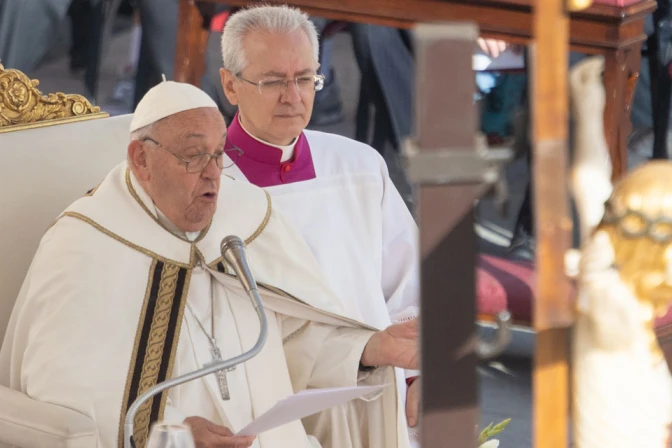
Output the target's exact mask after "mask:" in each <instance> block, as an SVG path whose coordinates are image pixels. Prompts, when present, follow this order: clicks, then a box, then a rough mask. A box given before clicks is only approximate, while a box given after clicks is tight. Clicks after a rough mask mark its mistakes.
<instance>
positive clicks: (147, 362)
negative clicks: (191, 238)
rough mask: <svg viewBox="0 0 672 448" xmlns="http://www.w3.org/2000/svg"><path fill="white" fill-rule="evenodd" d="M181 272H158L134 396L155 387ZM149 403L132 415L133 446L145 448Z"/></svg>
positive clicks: (167, 267)
mask: <svg viewBox="0 0 672 448" xmlns="http://www.w3.org/2000/svg"><path fill="white" fill-rule="evenodd" d="M179 272H180V268H179V267H178V266H175V265H172V264H168V263H166V264H164V266H163V271H162V272H161V281H160V284H159V294H158V297H157V300H156V310H155V311H154V317H153V319H152V324H151V327H150V330H149V338H148V340H147V349H146V351H145V359H144V360H143V363H142V373H141V375H140V386H139V387H138V393H137V396H138V397H139V396H140V395H142V394H144V393H145V392H147V390H148V389H149V388H151V387H153V386H155V385H156V383H157V381H158V377H159V370H160V368H161V361H162V359H163V350H164V345H165V343H166V335H167V333H168V324H169V323H170V312H171V309H172V307H173V300H174V299H175V290H176V286H177V274H178V273H179ZM152 402H153V399H152V400H147V401H145V402H144V403H143V405H142V406H141V407H140V409H139V410H138V413H137V414H135V420H134V430H133V441H134V442H135V446H136V447H144V446H145V445H146V444H147V438H148V437H149V424H150V416H149V414H150V408H151V406H152Z"/></svg>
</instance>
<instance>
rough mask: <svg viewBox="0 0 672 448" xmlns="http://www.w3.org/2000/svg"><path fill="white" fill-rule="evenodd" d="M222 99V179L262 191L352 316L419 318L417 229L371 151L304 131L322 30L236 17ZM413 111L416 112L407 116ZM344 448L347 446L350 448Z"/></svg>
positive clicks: (265, 17)
mask: <svg viewBox="0 0 672 448" xmlns="http://www.w3.org/2000/svg"><path fill="white" fill-rule="evenodd" d="M222 56H223V62H224V68H223V69H222V70H221V76H222V85H223V88H224V92H225V93H226V95H227V97H228V99H229V100H230V101H231V103H232V104H235V105H237V106H238V113H237V115H236V116H235V118H234V119H233V122H232V123H230V124H229V135H228V138H227V146H228V147H229V148H230V149H235V148H239V149H240V150H242V154H239V153H234V152H231V153H229V154H231V155H232V156H233V161H234V162H235V165H234V166H232V167H231V168H229V169H226V170H224V174H225V175H230V176H232V177H234V178H237V179H247V180H248V181H250V182H251V183H253V184H255V185H257V186H260V187H262V188H264V189H265V190H266V191H268V192H269V193H270V194H271V196H272V197H273V203H274V204H275V206H276V207H277V208H279V209H280V210H281V211H283V212H284V214H285V216H286V217H287V218H288V219H289V220H290V221H292V222H293V223H294V224H295V225H296V226H297V228H298V229H299V231H300V232H301V234H302V235H303V237H304V238H305V239H306V242H307V243H308V246H309V247H310V249H311V251H312V252H313V254H314V255H315V258H316V259H317V262H318V263H319V265H320V268H321V269H322V273H323V274H324V276H325V277H326V279H327V281H328V282H329V284H330V286H331V287H332V289H333V290H334V291H335V292H336V294H337V295H338V296H339V297H341V298H342V299H343V301H344V302H345V307H346V313H347V316H348V317H350V318H352V319H356V320H360V321H362V322H365V323H367V324H369V325H371V326H373V327H376V328H385V327H387V326H388V325H390V323H391V322H401V321H405V320H407V319H410V318H413V317H415V316H417V313H418V297H419V286H418V259H419V257H418V245H417V241H418V238H417V225H416V224H415V222H414V220H413V217H412V216H411V214H410V212H409V210H408V208H407V206H406V204H405V203H404V201H403V200H402V198H401V195H400V194H399V192H398V191H397V189H396V188H395V186H394V184H393V183H392V181H391V179H390V176H389V173H388V170H387V165H386V163H385V160H384V159H383V158H382V157H381V156H380V155H379V154H378V153H377V152H376V151H375V150H374V149H373V148H371V147H369V146H367V145H365V144H362V143H359V142H356V141H354V140H351V139H348V138H345V137H341V136H339V135H334V134H329V133H324V132H317V131H309V130H304V129H305V127H306V126H307V124H308V122H309V120H310V117H311V112H312V107H313V101H314V99H315V90H316V89H319V88H321V86H322V84H323V82H324V78H323V76H322V75H319V64H318V43H317V33H316V31H315V27H314V26H313V24H312V23H311V22H310V21H309V20H308V17H307V16H306V15H305V14H303V13H302V12H301V11H299V10H297V9H294V8H290V7H286V6H262V7H252V8H249V9H246V10H242V11H239V12H237V13H235V14H233V15H232V16H231V17H230V18H229V19H228V21H227V23H226V25H225V27H224V33H223V35H222ZM409 113H410V111H409ZM416 375H417V372H410V371H407V372H403V371H402V372H399V375H398V387H399V391H400V393H401V394H402V396H404V397H405V396H406V394H407V384H406V382H405V381H404V378H403V377H404V376H406V377H408V378H409V380H408V382H409V383H410V384H411V385H410V388H408V408H407V411H408V419H409V423H410V425H411V426H414V425H415V423H416V422H417V409H418V406H417V405H418V398H419V385H418V382H412V381H413V378H414V377H415V376H416ZM343 448H347V447H343Z"/></svg>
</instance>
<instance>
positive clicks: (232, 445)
mask: <svg viewBox="0 0 672 448" xmlns="http://www.w3.org/2000/svg"><path fill="white" fill-rule="evenodd" d="M184 423H185V424H186V425H189V427H190V428H191V433H192V434H193V436H194V441H195V442H196V448H245V447H249V446H252V444H253V443H254V439H255V437H254V436H235V435H233V433H232V432H231V430H230V429H229V428H225V427H224V426H220V425H216V424H214V423H212V422H211V421H209V420H206V419H204V418H201V417H188V418H186V419H185V420H184Z"/></svg>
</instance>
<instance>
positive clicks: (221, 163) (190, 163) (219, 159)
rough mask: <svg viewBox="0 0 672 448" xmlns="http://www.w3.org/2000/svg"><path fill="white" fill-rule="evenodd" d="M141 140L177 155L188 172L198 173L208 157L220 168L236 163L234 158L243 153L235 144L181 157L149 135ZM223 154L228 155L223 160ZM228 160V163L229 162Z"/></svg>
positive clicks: (204, 165) (207, 161)
mask: <svg viewBox="0 0 672 448" xmlns="http://www.w3.org/2000/svg"><path fill="white" fill-rule="evenodd" d="M141 141H142V142H146V141H150V142H152V143H154V144H155V145H156V146H158V147H159V148H161V149H163V150H164V151H166V152H169V153H171V154H172V155H173V156H175V157H177V158H178V159H179V160H180V161H182V163H184V164H185V166H186V169H187V172H188V173H200V172H201V171H203V170H204V169H205V167H206V166H208V164H209V163H210V159H215V163H216V164H217V168H219V169H220V170H223V169H226V168H230V167H232V166H233V165H235V164H236V160H238V158H239V157H240V156H241V155H243V150H242V149H240V148H238V147H237V146H232V147H230V148H226V149H224V150H222V151H217V152H215V153H214V154H210V153H207V152H203V153H200V154H195V155H193V156H190V157H182V156H180V155H179V154H176V153H174V152H173V151H171V150H170V149H168V148H166V147H165V146H163V145H162V144H161V143H159V142H157V141H156V140H154V139H153V138H151V137H145V138H143V139H142V140H141ZM224 154H226V156H227V157H228V159H229V160H228V161H225V159H224ZM229 162H230V163H229Z"/></svg>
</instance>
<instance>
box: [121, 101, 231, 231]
mask: <svg viewBox="0 0 672 448" xmlns="http://www.w3.org/2000/svg"><path fill="white" fill-rule="evenodd" d="M225 139H226V124H225V123H224V118H223V117H222V115H221V113H220V112H219V110H217V109H215V108H199V109H193V110H189V111H185V112H180V113H178V114H175V115H172V116H170V117H168V118H166V119H164V120H161V121H159V122H157V123H156V124H155V125H154V126H153V127H152V128H150V131H149V135H148V136H147V137H146V138H143V139H141V140H140V141H135V142H131V145H130V146H129V159H130V163H131V165H132V166H133V173H134V174H135V175H136V177H137V178H138V181H140V183H141V184H142V186H143V188H144V189H145V191H146V192H147V193H148V194H149V196H150V197H151V198H152V200H153V201H154V203H155V204H156V206H157V207H158V208H159V210H161V212H163V214H164V215H166V217H167V218H168V219H169V220H170V222H172V223H173V224H174V225H175V226H177V227H178V228H179V229H180V230H182V231H184V232H199V231H201V230H203V229H204V228H206V227H207V226H208V224H209V223H210V221H211V220H212V217H213V216H214V214H215V211H216V209H217V196H218V194H219V183H220V178H221V175H222V170H221V169H220V168H219V167H218V166H217V161H216V160H215V159H214V158H209V159H208V164H207V165H205V168H203V170H201V171H198V172H188V171H187V166H186V164H185V162H184V160H189V159H190V158H193V157H194V156H197V155H198V154H204V153H207V154H216V153H219V154H221V153H222V150H223V148H224V143H225ZM134 146H135V149H133V148H134ZM191 160H195V158H193V159H191ZM189 163H190V164H193V163H194V162H189ZM193 166H195V165H192V169H190V171H191V170H193Z"/></svg>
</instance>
